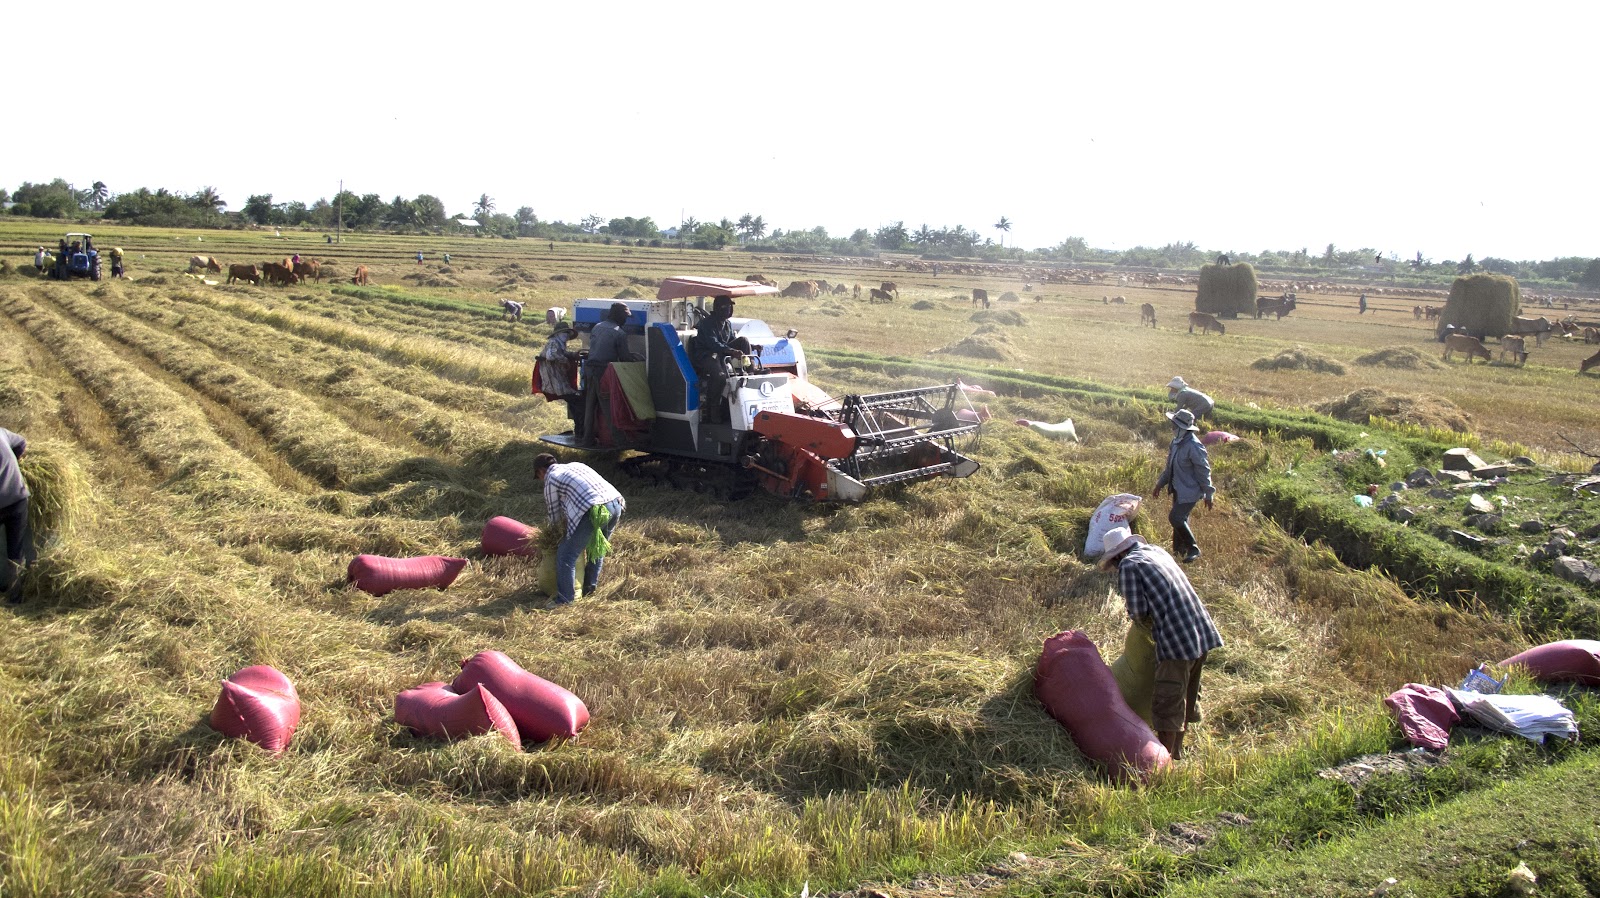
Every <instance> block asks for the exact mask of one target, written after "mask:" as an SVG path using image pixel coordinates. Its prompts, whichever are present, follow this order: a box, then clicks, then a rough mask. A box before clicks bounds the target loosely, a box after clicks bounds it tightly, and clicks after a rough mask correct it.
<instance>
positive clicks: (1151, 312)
mask: <svg viewBox="0 0 1600 898" xmlns="http://www.w3.org/2000/svg"><path fill="white" fill-rule="evenodd" d="M1147 321H1148V322H1149V323H1150V326H1151V327H1155V326H1156V307H1155V306H1153V305H1151V304H1149V303H1145V304H1144V305H1142V306H1140V307H1139V326H1140V327H1144V325H1145V322H1147Z"/></svg>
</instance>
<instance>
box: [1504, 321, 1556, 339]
mask: <svg viewBox="0 0 1600 898" xmlns="http://www.w3.org/2000/svg"><path fill="white" fill-rule="evenodd" d="M1554 329H1555V325H1553V324H1551V323H1550V319H1548V318H1543V317H1540V318H1524V317H1522V316H1521V315H1518V316H1517V317H1516V318H1514V319H1512V321H1511V333H1512V334H1513V335H1515V336H1519V337H1525V336H1527V335H1529V334H1532V335H1533V339H1534V342H1535V343H1536V344H1538V345H1540V346H1543V345H1544V341H1545V340H1547V339H1549V338H1550V332H1551V331H1552V330H1554Z"/></svg>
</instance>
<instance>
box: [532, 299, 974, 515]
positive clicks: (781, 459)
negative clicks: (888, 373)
mask: <svg viewBox="0 0 1600 898" xmlns="http://www.w3.org/2000/svg"><path fill="white" fill-rule="evenodd" d="M777 292H778V290H777V288H775V287H768V286H765V285H763V284H756V283H751V282H749V281H737V280H728V279H724V278H695V277H672V278H667V279H665V280H664V281H662V283H661V288H660V291H659V292H658V293H657V294H656V298H655V299H654V300H629V301H627V302H626V305H627V306H628V309H629V312H630V313H631V314H630V317H629V320H628V324H627V325H626V326H625V327H624V328H623V330H624V331H625V332H626V333H627V334H628V342H629V346H630V348H631V349H632V351H633V353H634V354H635V355H637V356H642V357H643V358H644V359H645V361H644V362H642V363H639V362H633V363H623V364H618V365H613V366H612V367H613V369H615V370H616V371H618V372H619V373H620V376H619V377H618V378H617V380H618V385H619V386H622V385H621V383H620V381H621V380H622V379H624V378H632V379H633V380H634V385H633V388H632V389H631V390H628V391H627V392H628V395H629V397H630V398H631V400H632V401H629V402H627V406H628V411H629V412H631V413H632V415H633V416H635V417H636V418H637V419H638V426H637V427H634V428H630V429H629V430H628V431H627V436H626V437H624V438H623V439H621V440H618V441H614V442H611V443H610V444H605V443H602V445H600V446H598V447H589V446H581V445H579V442H580V441H579V439H578V437H577V435H576V434H575V433H572V432H569V433H564V434H550V435H546V436H542V437H540V439H541V440H543V441H544V442H547V443H553V444H555V445H558V446H564V447H567V448H575V449H590V450H591V451H605V452H615V451H619V450H625V449H626V450H637V451H639V452H642V453H644V454H643V455H638V456H630V457H628V458H625V459H624V460H623V461H622V465H623V467H624V469H626V470H628V471H630V473H633V474H635V475H638V476H645V477H652V478H655V479H656V480H658V481H664V482H667V483H671V484H672V485H674V486H677V487H680V488H685V489H694V490H698V491H711V492H715V493H718V494H722V495H727V496H729V497H732V498H738V497H741V496H744V495H748V494H749V493H750V492H752V491H753V490H754V489H755V488H757V487H760V488H761V489H765V490H767V491H768V492H771V493H774V494H777V495H779V496H785V497H789V498H795V499H810V500H817V501H846V502H859V501H861V500H862V499H864V498H866V497H867V496H868V495H869V494H871V493H872V491H873V490H875V489H878V488H882V487H886V486H889V485H892V484H904V483H911V482H914V481H918V480H927V479H930V478H934V477H968V476H970V475H972V474H973V473H974V472H975V471H977V470H978V463H977V462H976V461H975V460H973V459H971V458H968V457H967V456H966V455H965V454H963V452H965V451H971V448H972V446H973V445H974V444H975V443H976V441H977V438H978V435H979V431H980V428H981V426H982V425H981V423H980V422H979V421H978V419H977V416H976V414H975V413H974V410H973V409H972V407H971V405H970V402H969V401H968V399H967V397H966V394H965V392H964V391H963V390H962V388H961V385H960V384H959V383H956V384H944V385H940V386H930V387H920V388H917V389H910V390H896V391H894V392H889V393H878V394H875V395H851V396H845V397H844V398H843V399H837V400H835V399H832V398H831V397H829V396H828V395H827V394H825V393H823V392H822V391H821V390H819V389H817V388H816V387H813V386H812V385H811V384H810V382H809V381H808V380H807V379H806V357H805V351H804V350H803V349H802V348H801V346H800V341H799V340H798V339H796V337H797V334H796V332H795V331H793V330H790V331H788V332H787V333H786V334H785V335H783V336H778V335H776V334H774V333H773V332H772V329H771V328H770V327H768V326H767V324H766V322H764V321H760V320H757V319H753V318H734V319H732V320H731V322H730V324H731V325H732V328H733V333H734V336H735V337H736V338H737V337H743V338H745V339H746V340H748V341H749V342H750V345H751V353H750V355H749V356H747V357H746V363H745V364H744V365H743V366H738V365H737V364H736V362H735V361H733V360H730V361H728V362H727V363H726V368H725V373H726V377H725V378H724V379H723V380H722V383H721V384H720V387H721V390H720V395H703V393H702V391H703V390H705V389H707V382H706V381H705V380H703V379H702V378H700V377H699V376H697V375H696V373H695V371H694V368H693V367H692V366H691V364H690V362H689V353H688V347H687V345H686V343H687V341H688V340H689V339H690V338H691V337H692V335H693V333H694V328H695V326H696V324H698V323H699V321H700V320H701V319H702V318H704V317H706V316H707V315H709V314H710V312H709V300H710V298H712V297H716V296H732V297H735V298H738V297H743V296H759V295H764V294H775V293H777ZM613 302H617V300H611V299H580V300H576V301H575V303H574V308H573V326H574V327H576V328H577V330H578V332H579V333H580V334H583V335H585V339H586V340H587V335H588V334H589V333H590V332H591V331H592V330H593V328H594V326H595V325H596V324H598V323H599V322H600V321H601V320H603V318H604V316H605V314H606V312H607V311H608V310H609V309H610V307H611V305H612V303H613ZM630 369H631V370H630ZM611 381H612V379H611V378H609V377H608V378H607V383H608V384H609V383H611ZM711 383H713V384H715V380H712V381H711ZM596 386H597V385H592V384H585V385H584V389H594V388H596ZM622 392H623V390H622V389H616V390H612V391H611V393H610V395H611V396H613V397H616V396H618V395H619V394H621V393H622ZM645 394H648V403H649V404H650V405H651V406H653V407H652V408H643V406H644V405H645ZM613 402H615V399H613ZM574 407H575V408H581V404H575V406H574ZM572 414H575V415H581V412H577V411H574V412H572ZM575 423H576V425H577V426H580V427H581V422H575ZM596 429H597V430H600V431H602V432H603V433H604V432H605V431H607V428H605V427H598V428H596Z"/></svg>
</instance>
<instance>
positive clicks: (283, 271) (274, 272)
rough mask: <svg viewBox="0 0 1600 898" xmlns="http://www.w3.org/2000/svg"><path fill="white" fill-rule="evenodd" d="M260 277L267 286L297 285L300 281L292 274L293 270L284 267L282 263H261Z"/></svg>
mask: <svg viewBox="0 0 1600 898" xmlns="http://www.w3.org/2000/svg"><path fill="white" fill-rule="evenodd" d="M261 277H262V278H264V279H265V280H266V282H267V283H269V284H283V285H284V286H288V285H289V284H294V283H298V282H299V280H300V278H299V276H298V275H296V274H295V273H294V269H293V268H290V267H288V266H287V265H284V264H283V263H282V262H262V263H261Z"/></svg>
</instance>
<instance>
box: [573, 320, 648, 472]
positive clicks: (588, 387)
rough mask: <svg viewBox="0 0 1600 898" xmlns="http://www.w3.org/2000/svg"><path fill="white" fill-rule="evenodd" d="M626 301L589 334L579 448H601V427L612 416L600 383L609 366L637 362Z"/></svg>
mask: <svg viewBox="0 0 1600 898" xmlns="http://www.w3.org/2000/svg"><path fill="white" fill-rule="evenodd" d="M632 314H633V313H632V311H630V310H629V309H628V304H627V303H625V302H614V303H612V304H611V308H610V309H608V310H606V317H605V320H603V321H601V322H600V323H599V324H596V325H595V326H594V329H593V330H591V331H589V358H588V359H587V360H586V361H585V362H584V363H583V433H582V434H581V435H580V436H579V442H578V445H580V446H583V447H586V448H588V447H593V446H596V445H599V443H598V441H597V439H596V437H597V436H598V435H599V433H600V431H599V424H600V422H601V421H602V420H604V419H606V418H608V417H609V415H610V403H609V402H602V397H601V396H600V381H601V380H602V379H603V378H604V377H605V374H606V366H608V365H610V364H611V363H612V362H633V361H638V359H636V358H635V357H634V354H633V351H632V350H630V349H629V348H628V334H627V332H626V331H624V330H623V329H622V328H623V325H625V324H627V323H628V318H629V316H630V315H632Z"/></svg>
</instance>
